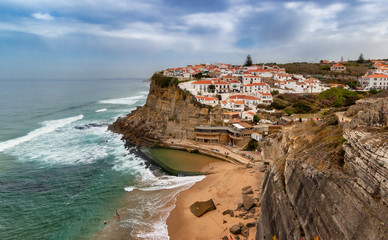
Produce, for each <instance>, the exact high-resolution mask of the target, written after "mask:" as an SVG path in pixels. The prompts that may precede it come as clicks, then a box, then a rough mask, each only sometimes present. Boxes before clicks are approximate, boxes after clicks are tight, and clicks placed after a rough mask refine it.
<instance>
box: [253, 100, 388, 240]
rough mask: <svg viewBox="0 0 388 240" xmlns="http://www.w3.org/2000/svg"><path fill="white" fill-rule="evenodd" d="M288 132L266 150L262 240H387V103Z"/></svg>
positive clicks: (361, 106)
mask: <svg viewBox="0 0 388 240" xmlns="http://www.w3.org/2000/svg"><path fill="white" fill-rule="evenodd" d="M345 115H346V116H349V117H352V121H351V122H348V123H346V124H344V125H343V124H340V125H338V123H337V121H336V118H335V116H331V117H328V118H327V119H325V120H323V121H321V122H318V123H315V122H309V123H307V124H300V125H296V126H293V127H290V128H289V129H286V130H285V131H284V132H283V133H282V134H281V135H278V136H277V137H275V138H273V139H271V141H270V143H265V146H262V147H263V148H264V151H265V153H266V156H267V157H268V156H270V157H271V158H272V159H273V161H274V162H273V164H272V165H271V167H270V168H269V170H267V172H266V176H265V180H264V183H263V190H262V196H261V208H262V215H261V216H260V218H259V221H258V226H257V236H256V238H257V239H272V236H274V235H276V236H277V238H278V239H299V238H300V237H306V238H307V239H310V238H311V239H312V238H313V237H314V236H319V237H320V239H388V98H380V99H366V100H360V101H358V102H357V105H355V106H353V107H351V108H350V109H349V110H348V111H347V113H345Z"/></svg>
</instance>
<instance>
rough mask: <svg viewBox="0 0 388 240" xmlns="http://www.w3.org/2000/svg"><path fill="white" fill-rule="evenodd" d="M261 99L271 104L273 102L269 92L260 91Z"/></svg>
mask: <svg viewBox="0 0 388 240" xmlns="http://www.w3.org/2000/svg"><path fill="white" fill-rule="evenodd" d="M261 101H262V103H264V104H271V103H272V102H273V99H272V94H271V93H262V94H261Z"/></svg>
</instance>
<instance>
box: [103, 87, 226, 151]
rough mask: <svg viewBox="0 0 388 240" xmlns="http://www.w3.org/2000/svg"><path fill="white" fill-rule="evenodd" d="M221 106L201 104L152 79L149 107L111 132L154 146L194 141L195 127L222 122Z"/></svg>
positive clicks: (122, 119) (120, 121)
mask: <svg viewBox="0 0 388 240" xmlns="http://www.w3.org/2000/svg"><path fill="white" fill-rule="evenodd" d="M222 112H223V111H222V110H221V107H220V106H219V105H217V106H216V107H214V108H210V106H207V105H202V104H200V103H199V102H198V101H197V100H196V98H195V96H193V95H192V94H191V93H190V92H187V91H184V90H182V89H180V88H179V87H178V86H169V87H165V88H164V87H161V86H159V85H158V84H156V83H155V81H153V80H151V83H150V90H149V94H148V97H147V101H146V104H145V105H144V106H142V107H138V108H137V109H136V110H134V111H132V112H131V113H130V114H128V115H126V116H124V117H119V118H118V119H117V120H116V121H115V122H114V123H113V124H112V125H110V126H109V127H108V129H109V130H110V131H112V132H116V133H119V134H122V135H123V139H124V140H125V141H126V143H127V144H134V145H137V146H142V145H153V144H155V143H156V142H160V141H161V140H167V139H171V138H174V139H195V132H194V130H195V127H196V126H200V125H217V124H219V123H220V122H222V121H223V116H222Z"/></svg>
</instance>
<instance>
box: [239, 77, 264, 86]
mask: <svg viewBox="0 0 388 240" xmlns="http://www.w3.org/2000/svg"><path fill="white" fill-rule="evenodd" d="M252 83H261V77H260V76H254V75H244V76H243V84H244V85H247V84H252Z"/></svg>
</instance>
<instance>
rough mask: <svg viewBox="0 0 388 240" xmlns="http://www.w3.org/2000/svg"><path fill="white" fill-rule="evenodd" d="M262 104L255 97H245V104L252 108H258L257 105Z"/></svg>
mask: <svg viewBox="0 0 388 240" xmlns="http://www.w3.org/2000/svg"><path fill="white" fill-rule="evenodd" d="M260 103H261V99H260V98H258V97H255V96H245V97H244V104H245V106H248V107H250V108H256V106H257V104H260Z"/></svg>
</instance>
